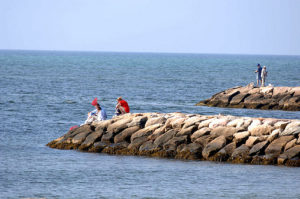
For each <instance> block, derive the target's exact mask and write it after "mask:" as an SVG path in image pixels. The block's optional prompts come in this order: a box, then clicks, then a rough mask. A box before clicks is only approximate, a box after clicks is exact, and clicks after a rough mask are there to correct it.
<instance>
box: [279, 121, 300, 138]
mask: <svg viewBox="0 0 300 199" xmlns="http://www.w3.org/2000/svg"><path fill="white" fill-rule="evenodd" d="M299 133H300V122H299V121H297V122H291V123H289V124H288V125H287V126H286V127H285V130H284V131H283V132H282V133H280V135H281V136H282V135H294V134H299Z"/></svg>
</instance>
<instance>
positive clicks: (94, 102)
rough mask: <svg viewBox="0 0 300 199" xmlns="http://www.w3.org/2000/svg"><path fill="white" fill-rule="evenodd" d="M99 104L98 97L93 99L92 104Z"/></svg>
mask: <svg viewBox="0 0 300 199" xmlns="http://www.w3.org/2000/svg"><path fill="white" fill-rule="evenodd" d="M97 104H98V102H97V97H96V98H95V99H94V100H93V101H92V105H93V106H96V105H97Z"/></svg>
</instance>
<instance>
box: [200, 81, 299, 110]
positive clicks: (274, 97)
mask: <svg viewBox="0 0 300 199" xmlns="http://www.w3.org/2000/svg"><path fill="white" fill-rule="evenodd" d="M196 105H198V106H214V107H229V108H249V109H263V110H272V109H273V110H285V111H300V87H272V86H267V87H260V88H256V87H254V86H253V84H249V85H247V86H245V87H242V86H238V87H234V88H230V89H227V90H225V91H221V92H219V93H216V94H215V95H213V96H212V97H211V98H210V99H207V100H203V101H200V102H198V103H197V104H196Z"/></svg>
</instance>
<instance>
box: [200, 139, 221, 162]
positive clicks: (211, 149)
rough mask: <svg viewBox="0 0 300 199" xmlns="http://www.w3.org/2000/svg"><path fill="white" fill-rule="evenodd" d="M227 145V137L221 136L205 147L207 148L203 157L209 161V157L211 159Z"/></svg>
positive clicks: (203, 152)
mask: <svg viewBox="0 0 300 199" xmlns="http://www.w3.org/2000/svg"><path fill="white" fill-rule="evenodd" d="M225 145H226V137H225V136H219V137H217V138H215V139H214V140H213V141H211V142H210V143H208V144H207V145H206V146H205V148H204V149H203V151H202V156H203V157H204V158H205V159H208V157H210V156H211V155H213V154H214V153H216V152H217V151H219V150H220V149H221V148H223V147H224V146H225Z"/></svg>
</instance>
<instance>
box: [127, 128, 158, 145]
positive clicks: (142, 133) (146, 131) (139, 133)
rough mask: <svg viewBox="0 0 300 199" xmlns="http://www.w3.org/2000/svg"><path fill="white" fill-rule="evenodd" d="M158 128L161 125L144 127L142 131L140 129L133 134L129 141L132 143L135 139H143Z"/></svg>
mask: <svg viewBox="0 0 300 199" xmlns="http://www.w3.org/2000/svg"><path fill="white" fill-rule="evenodd" d="M159 127H161V124H154V125H151V126H148V127H145V128H143V129H140V130H138V131H137V132H135V133H134V134H132V136H131V138H130V140H131V142H132V141H133V140H134V139H136V138H139V137H143V136H149V135H151V134H152V133H153V132H154V131H155V130H156V129H158V128H159Z"/></svg>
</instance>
